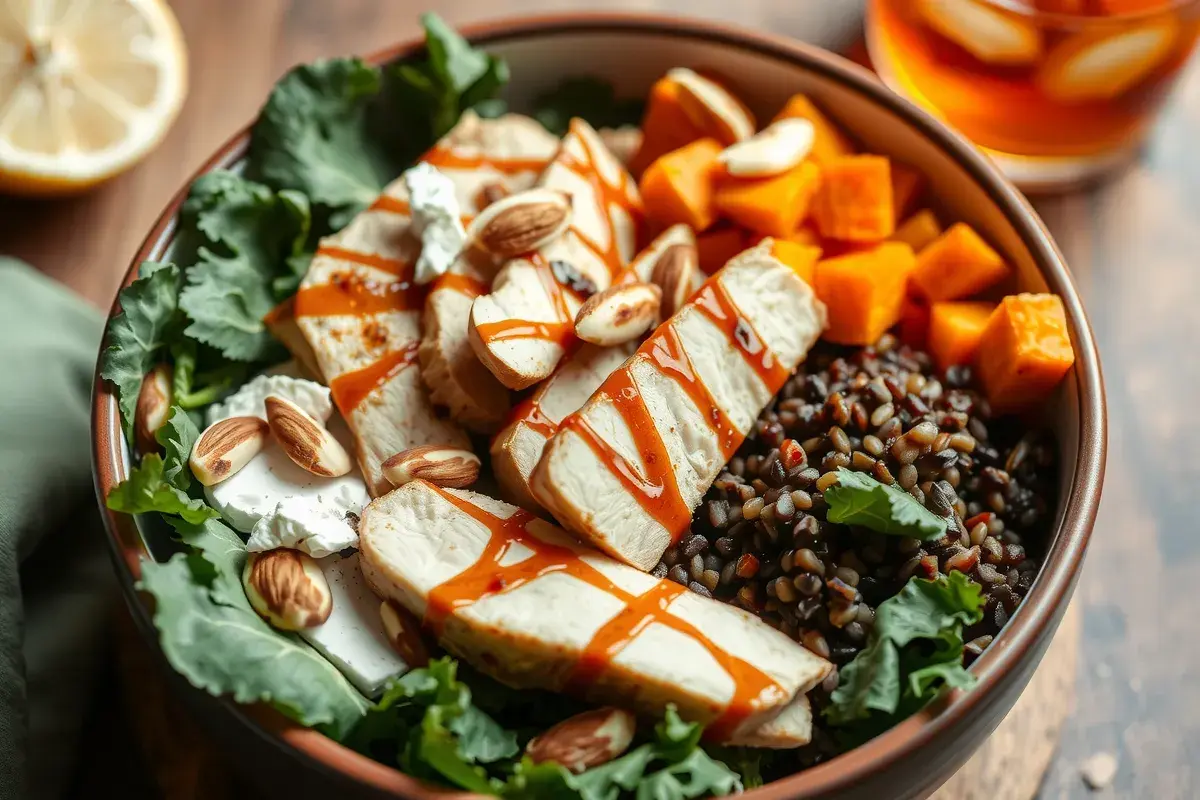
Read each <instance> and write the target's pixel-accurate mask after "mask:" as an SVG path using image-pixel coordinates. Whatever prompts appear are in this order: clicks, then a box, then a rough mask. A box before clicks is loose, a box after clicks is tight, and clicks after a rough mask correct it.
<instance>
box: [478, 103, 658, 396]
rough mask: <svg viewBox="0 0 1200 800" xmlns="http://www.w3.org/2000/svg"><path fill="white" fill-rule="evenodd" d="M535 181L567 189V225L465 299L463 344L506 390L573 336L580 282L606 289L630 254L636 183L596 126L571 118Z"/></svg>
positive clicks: (541, 370) (558, 355) (539, 372)
mask: <svg viewBox="0 0 1200 800" xmlns="http://www.w3.org/2000/svg"><path fill="white" fill-rule="evenodd" d="M538 186H540V187H542V188H546V189H557V190H560V191H563V192H566V193H567V194H569V195H570V196H571V208H572V216H571V219H572V221H571V226H570V228H569V229H568V230H567V232H566V233H565V234H564V235H563V236H561V237H559V238H558V239H556V240H554V241H553V242H551V243H550V244H548V245H546V246H545V247H542V248H541V249H540V250H539V251H538V252H537V253H531V254H530V255H529V256H528V257H521V258H515V259H513V260H512V261H509V262H508V263H507V264H505V265H504V266H503V267H502V268H501V270H500V272H499V274H497V276H496V280H495V282H494V283H493V285H492V291H491V293H489V294H485V295H483V296H481V297H479V298H477V299H476V300H475V303H474V304H473V305H472V306H471V323H470V336H471V346H472V348H474V350H475V353H476V355H477V356H478V357H479V360H480V361H482V362H483V363H484V364H485V365H486V366H487V368H488V369H490V370H491V371H492V373H493V374H494V375H495V376H496V377H497V378H498V379H499V380H500V382H501V383H503V384H504V385H505V386H507V387H508V388H510V389H524V388H526V387H529V386H532V385H533V384H535V383H537V382H538V381H541V380H544V379H545V378H547V377H549V376H550V374H551V373H553V372H554V369H555V367H557V366H558V362H559V361H560V360H561V359H562V357H563V355H564V354H565V353H566V350H567V347H568V346H569V344H570V343H571V342H572V341H573V340H574V329H573V326H572V323H573V321H574V319H575V314H576V312H577V311H578V310H579V306H580V305H581V304H582V302H583V300H584V292H583V291H582V289H583V287H585V286H586V287H587V288H589V289H590V290H592V291H602V290H604V289H607V288H608V287H609V285H610V284H611V283H612V281H613V279H614V278H616V276H617V275H618V274H620V272H621V271H622V270H623V269H624V268H625V265H626V264H628V263H629V260H630V259H631V258H632V257H633V255H634V248H635V247H636V242H637V229H638V224H639V220H640V218H641V198H640V196H639V195H638V191H637V184H636V183H634V181H633V179H632V178H631V177H630V176H629V173H628V172H627V171H626V170H625V167H624V166H623V165H622V164H621V163H620V162H619V161H618V160H617V159H616V157H615V156H613V154H612V153H611V152H609V150H608V148H607V147H605V145H604V143H603V142H602V141H601V140H600V137H599V136H598V135H597V134H596V131H595V130H593V129H592V127H591V126H590V125H588V124H587V123H586V122H584V121H583V120H581V119H573V120H571V126H570V130H569V131H568V133H567V135H566V137H564V138H563V140H562V146H561V147H560V148H559V151H558V154H557V155H556V156H555V157H554V160H553V161H551V162H550V165H549V166H548V167H547V168H546V171H545V173H544V174H543V175H542V178H541V180H539V181H538Z"/></svg>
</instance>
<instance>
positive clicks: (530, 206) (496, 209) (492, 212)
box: [467, 189, 571, 258]
mask: <svg viewBox="0 0 1200 800" xmlns="http://www.w3.org/2000/svg"><path fill="white" fill-rule="evenodd" d="M570 224H571V198H570V196H568V195H567V194H566V192H560V191H556V190H553V189H529V190H527V191H524V192H518V193H517V194H513V195H509V196H508V197H505V198H504V199H502V200H498V201H497V202H495V203H492V204H491V205H489V206H488V207H487V208H485V209H484V210H483V211H482V212H480V214H479V216H477V217H476V218H475V219H474V220H473V221H472V222H471V227H470V228H469V229H468V230H467V240H468V241H470V242H473V243H474V244H475V246H477V247H479V248H480V249H482V250H485V251H487V252H488V253H491V254H492V255H494V256H497V257H500V258H514V257H516V256H519V255H521V254H523V253H530V252H533V251H534V250H537V249H538V248H540V247H543V246H544V245H546V244H548V243H550V242H552V241H554V240H555V239H557V238H558V237H559V236H562V235H563V233H564V232H566V230H567V227H568V226H569V225H570Z"/></svg>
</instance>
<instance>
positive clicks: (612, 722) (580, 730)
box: [525, 706, 637, 774]
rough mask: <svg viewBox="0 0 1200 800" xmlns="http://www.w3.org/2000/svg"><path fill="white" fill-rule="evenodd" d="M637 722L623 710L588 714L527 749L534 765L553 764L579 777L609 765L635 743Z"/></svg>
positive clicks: (572, 719)
mask: <svg viewBox="0 0 1200 800" xmlns="http://www.w3.org/2000/svg"><path fill="white" fill-rule="evenodd" d="M636 730H637V720H636V719H635V718H634V716H633V714H631V713H630V712H628V711H626V710H625V709H623V708H613V707H611V706H609V707H607V708H597V709H595V710H594V711H585V712H584V713H582V714H576V715H575V716H573V717H570V718H569V719H565V720H563V721H562V722H560V723H558V724H557V725H555V726H554V727H553V728H551V729H550V730H548V731H546V732H545V733H543V734H542V735H540V736H537V737H535V738H534V739H533V740H532V741H530V742H529V744H528V745H526V746H525V754H526V755H527V756H529V759H530V760H531V761H533V763H535V764H541V763H542V762H544V761H553V762H555V763H558V764H560V765H562V767H563V768H564V769H566V770H568V771H569V772H573V773H575V774H579V773H581V772H584V771H585V770H589V769H591V768H593V767H598V766H600V765H601V764H607V763H608V762H609V761H612V760H613V759H614V758H616V757H617V756H619V755H621V754H622V753H624V752H625V751H626V750H627V749H628V748H629V745H630V744H631V743H632V742H633V734H634V732H635V731H636Z"/></svg>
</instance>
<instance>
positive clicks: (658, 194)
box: [638, 139, 721, 231]
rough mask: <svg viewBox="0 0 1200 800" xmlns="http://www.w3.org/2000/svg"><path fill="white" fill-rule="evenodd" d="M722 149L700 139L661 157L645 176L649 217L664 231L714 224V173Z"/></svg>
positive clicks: (698, 228)
mask: <svg viewBox="0 0 1200 800" xmlns="http://www.w3.org/2000/svg"><path fill="white" fill-rule="evenodd" d="M720 152H721V145H720V144H718V143H717V142H716V141H715V140H713V139H698V140H696V141H694V142H692V143H691V144H687V145H684V146H683V147H681V148H679V149H678V150H672V151H671V152H670V153H667V154H665V155H663V156H660V157H659V158H658V159H657V160H655V162H654V163H653V164H651V165H650V166H649V167H647V168H646V171H645V173H643V174H642V181H641V184H640V185H639V187H638V188H639V189H640V190H641V193H642V204H643V205H644V206H645V208H646V216H647V217H648V218H649V219H650V220H651V221H652V222H654V223H657V224H658V225H661V226H662V227H664V228H665V227H668V226H670V225H676V224H678V223H680V222H683V223H686V224H688V225H690V226H692V228H693V229H694V230H696V231H702V230H704V229H706V228H707V227H709V226H710V225H712V224H713V220H714V219H715V218H716V210H715V208H714V206H713V172H714V170H716V168H717V166H718V165H717V155H719V154H720Z"/></svg>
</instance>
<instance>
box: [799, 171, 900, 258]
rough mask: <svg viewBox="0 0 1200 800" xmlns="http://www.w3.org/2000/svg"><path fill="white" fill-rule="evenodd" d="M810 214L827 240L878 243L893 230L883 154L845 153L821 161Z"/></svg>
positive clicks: (894, 218) (888, 173)
mask: <svg viewBox="0 0 1200 800" xmlns="http://www.w3.org/2000/svg"><path fill="white" fill-rule="evenodd" d="M813 217H814V218H815V219H816V221H817V230H819V231H820V232H821V235H822V236H825V237H828V238H830V239H841V240H843V241H847V242H878V241H881V240H883V239H886V238H888V237H889V236H891V235H892V234H893V233H895V231H896V212H895V208H894V206H893V205H892V178H891V166H890V165H889V164H888V160H887V159H886V158H884V157H883V156H871V155H866V156H846V157H845V158H838V159H834V160H832V161H829V162H827V163H826V164H824V165H823V166H822V168H821V190H820V191H819V192H817V199H816V202H815V203H814V204H813Z"/></svg>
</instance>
